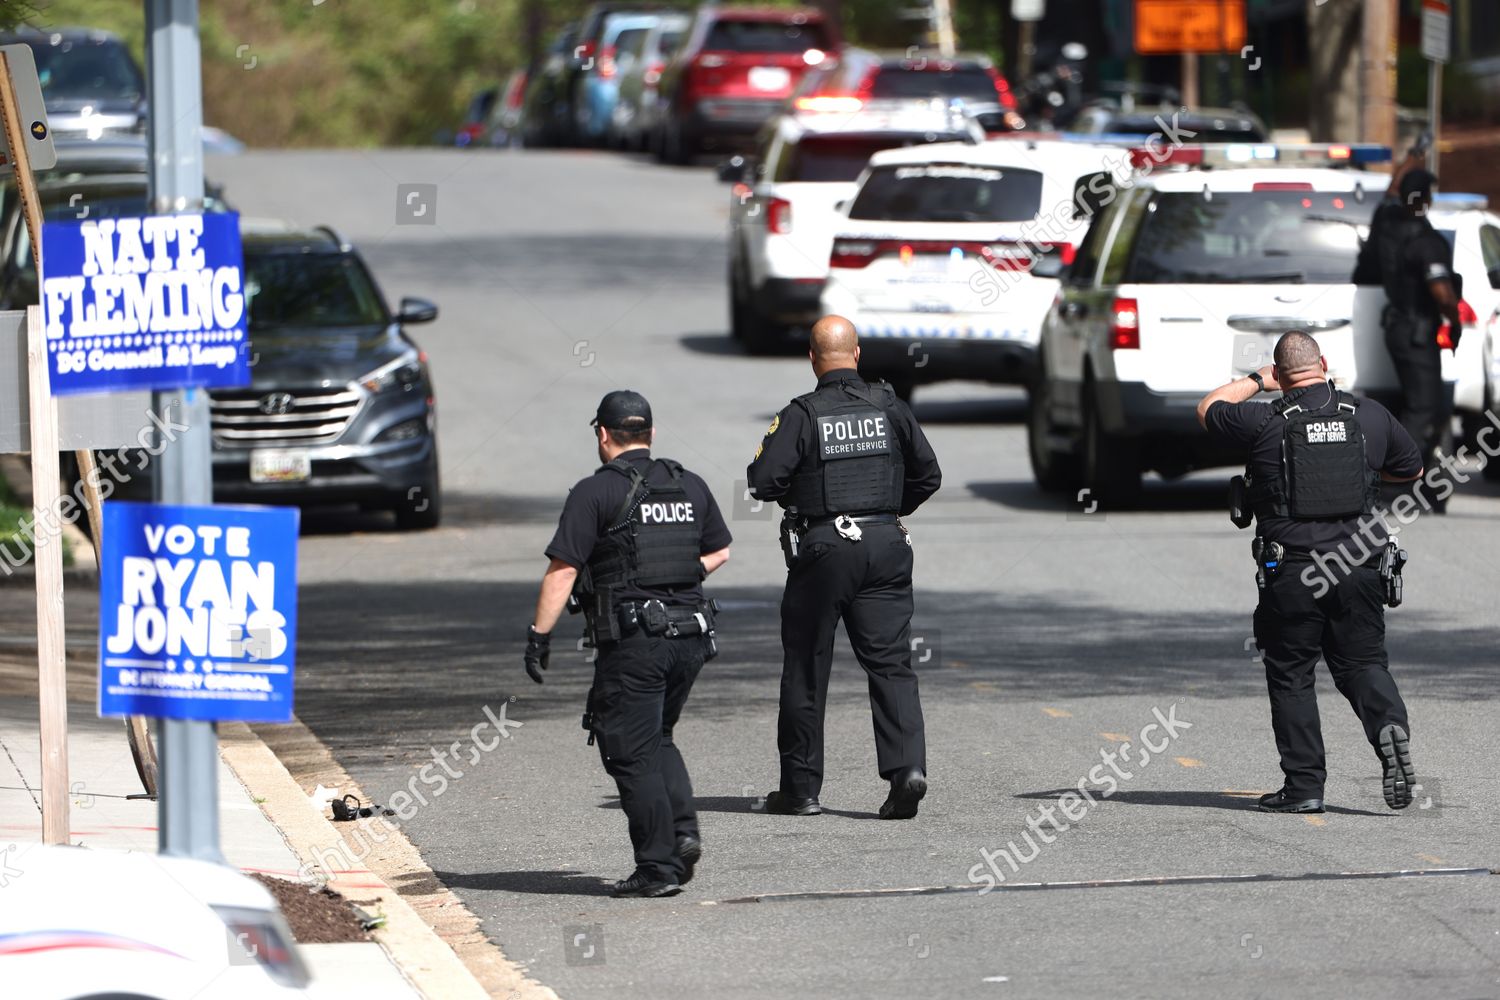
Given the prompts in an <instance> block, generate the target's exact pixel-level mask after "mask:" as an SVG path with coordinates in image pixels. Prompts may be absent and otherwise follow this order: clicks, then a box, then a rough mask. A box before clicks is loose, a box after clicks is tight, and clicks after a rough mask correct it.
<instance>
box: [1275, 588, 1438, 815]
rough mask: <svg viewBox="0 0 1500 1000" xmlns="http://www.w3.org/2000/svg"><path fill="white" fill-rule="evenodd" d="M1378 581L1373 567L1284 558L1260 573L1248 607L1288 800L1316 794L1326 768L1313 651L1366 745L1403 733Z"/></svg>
mask: <svg viewBox="0 0 1500 1000" xmlns="http://www.w3.org/2000/svg"><path fill="white" fill-rule="evenodd" d="M1384 598H1385V584H1384V582H1383V581H1382V580H1381V577H1380V572H1379V570H1376V569H1374V568H1370V567H1365V566H1357V567H1353V568H1351V569H1349V570H1348V571H1347V572H1346V571H1345V570H1344V569H1342V568H1341V567H1338V566H1337V565H1333V566H1330V567H1329V571H1328V572H1327V573H1325V572H1324V571H1323V570H1322V569H1320V567H1319V566H1318V565H1317V564H1315V563H1312V562H1301V561H1288V562H1284V563H1282V565H1281V567H1280V568H1279V569H1278V570H1277V571H1276V572H1274V573H1268V575H1267V579H1266V588H1265V589H1264V590H1262V591H1261V594H1260V604H1259V606H1257V607H1256V609H1255V642H1256V645H1257V646H1259V647H1260V650H1261V653H1262V655H1263V658H1264V660H1265V665H1266V687H1267V689H1268V690H1269V692H1270V695H1271V729H1272V731H1273V732H1274V733H1275V734H1276V749H1277V750H1278V751H1280V753H1281V769H1282V771H1284V772H1285V773H1286V785H1285V787H1286V789H1287V790H1288V793H1289V794H1290V795H1292V797H1294V798H1322V797H1323V782H1324V780H1325V779H1326V777H1327V774H1328V772H1327V768H1326V767H1325V764H1324V758H1323V730H1322V727H1321V726H1320V724H1319V721H1318V701H1317V695H1316V693H1315V691H1314V689H1313V672H1314V668H1315V667H1316V666H1317V662H1318V657H1319V655H1321V656H1322V657H1323V659H1324V660H1325V661H1326V662H1327V663H1328V672H1329V673H1331V674H1332V675H1333V685H1334V687H1336V688H1338V692H1339V694H1341V695H1343V696H1344V697H1345V698H1347V699H1348V701H1349V704H1350V705H1351V706H1353V708H1354V714H1355V715H1357V716H1359V721H1360V723H1361V724H1362V725H1363V726H1364V730H1365V736H1366V738H1368V739H1369V741H1370V745H1371V746H1372V747H1376V746H1378V744H1379V739H1380V730H1381V728H1382V727H1384V726H1386V725H1387V724H1389V723H1396V724H1398V725H1400V726H1402V727H1403V728H1405V729H1406V730H1407V732H1408V733H1410V731H1411V727H1410V723H1409V722H1408V721H1407V717H1406V705H1405V704H1404V703H1403V702H1402V701H1401V695H1400V693H1399V692H1398V691H1397V690H1396V681H1395V678H1393V677H1392V676H1391V672H1390V661H1389V660H1388V659H1387V658H1386V652H1385V600H1384Z"/></svg>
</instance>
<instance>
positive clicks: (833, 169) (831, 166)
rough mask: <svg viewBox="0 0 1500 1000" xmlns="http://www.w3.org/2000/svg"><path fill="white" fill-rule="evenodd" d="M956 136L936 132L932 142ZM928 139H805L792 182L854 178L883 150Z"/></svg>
mask: <svg viewBox="0 0 1500 1000" xmlns="http://www.w3.org/2000/svg"><path fill="white" fill-rule="evenodd" d="M954 138H955V137H954V136H947V135H934V136H933V139H932V141H943V140H948V141H951V140H952V139H954ZM925 141H928V140H926V139H925V138H923V137H920V136H901V135H896V134H892V135H882V136H858V137H851V136H817V137H815V138H810V139H803V140H802V141H801V142H799V143H797V145H796V148H795V149H794V150H793V152H792V162H791V169H790V170H788V171H787V176H786V178H785V179H786V180H791V181H852V180H857V179H858V178H859V175H860V171H862V170H864V169H865V166H866V165H867V164H868V163H869V162H870V157H872V156H874V155H875V154H876V153H878V152H880V151H881V150H883V149H896V148H898V147H901V146H915V145H918V144H919V143H922V142H925Z"/></svg>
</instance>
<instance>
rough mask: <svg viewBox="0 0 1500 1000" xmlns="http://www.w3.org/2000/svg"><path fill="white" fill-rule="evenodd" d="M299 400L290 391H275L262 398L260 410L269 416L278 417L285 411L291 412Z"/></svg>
mask: <svg viewBox="0 0 1500 1000" xmlns="http://www.w3.org/2000/svg"><path fill="white" fill-rule="evenodd" d="M296 404H297V400H296V399H294V398H293V397H292V394H291V393H289V392H273V393H269V394H267V395H265V396H262V397H261V398H260V412H262V413H264V414H266V415H267V416H272V417H278V416H281V415H282V414H284V413H291V412H292V407H293V406H295V405H296Z"/></svg>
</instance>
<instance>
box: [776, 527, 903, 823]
mask: <svg viewBox="0 0 1500 1000" xmlns="http://www.w3.org/2000/svg"><path fill="white" fill-rule="evenodd" d="M860 527H861V529H862V530H863V533H864V534H863V537H862V538H861V540H860V541H858V542H851V541H849V540H848V539H845V538H842V537H840V536H839V534H838V532H837V531H835V530H834V528H833V526H832V525H831V524H818V525H814V526H813V527H812V528H810V529H809V530H808V532H807V533H806V534H805V535H804V536H803V538H802V547H801V551H800V553H799V555H798V557H797V561H796V563H795V564H794V565H793V566H792V568H791V570H790V571H789V572H788V573H787V578H786V591H785V593H784V594H783V595H782V598H781V645H782V649H783V655H784V659H783V662H782V669H781V714H780V717H779V719H778V720H777V726H776V744H777V747H778V749H779V750H780V751H781V791H782V792H783V793H785V794H787V795H791V796H795V797H798V798H803V797H813V798H816V797H817V795H818V793H819V791H820V790H821V789H822V787H823V710H824V707H825V706H826V704H827V701H828V675H829V672H830V669H831V667H832V665H833V633H834V628H835V626H837V625H838V622H839V620H840V619H842V620H843V622H844V630H845V631H846V632H847V633H848V635H849V644H850V645H851V646H853V647H854V655H855V657H856V658H858V660H859V663H860V666H862V667H864V668H865V673H866V674H868V675H869V684H870V712H871V714H872V715H873V716H874V721H875V756H876V761H877V762H878V765H879V767H880V776H881V777H883V778H887V779H889V778H890V777H891V776H892V775H894V774H895V773H896V772H897V771H899V770H901V769H902V768H907V767H920V768H923V769H925V768H926V766H927V739H926V733H925V730H924V729H923V725H922V702H921V699H920V698H919V697H918V695H917V675H916V673H915V672H913V670H912V668H911V614H912V593H911V567H912V549H911V546H910V545H908V544H907V543H906V534H905V533H904V532H903V531H902V530H901V528H900V527H899V526H897V525H895V524H865V525H861V526H860Z"/></svg>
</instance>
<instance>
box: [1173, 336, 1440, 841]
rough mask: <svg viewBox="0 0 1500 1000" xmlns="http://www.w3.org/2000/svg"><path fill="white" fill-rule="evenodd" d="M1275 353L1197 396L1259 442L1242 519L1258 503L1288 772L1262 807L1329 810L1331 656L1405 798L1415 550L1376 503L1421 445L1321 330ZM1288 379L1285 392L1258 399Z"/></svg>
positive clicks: (1274, 723) (1259, 634) (1390, 786)
mask: <svg viewBox="0 0 1500 1000" xmlns="http://www.w3.org/2000/svg"><path fill="white" fill-rule="evenodd" d="M1275 361H1276V363H1275V364H1274V365H1267V366H1266V367H1265V368H1262V369H1261V370H1260V371H1258V372H1255V373H1253V374H1251V375H1249V376H1248V377H1246V378H1241V379H1236V380H1235V381H1233V382H1230V383H1229V384H1228V385H1225V386H1222V387H1220V388H1218V389H1215V390H1214V391H1213V392H1211V393H1209V394H1208V395H1207V396H1205V397H1203V399H1202V400H1200V401H1199V403H1198V421H1199V423H1201V424H1202V425H1203V426H1204V427H1205V428H1207V430H1208V432H1209V433H1210V434H1212V435H1214V436H1215V437H1217V438H1219V439H1220V440H1221V441H1223V442H1225V443H1227V444H1230V445H1232V446H1236V447H1241V448H1245V449H1247V450H1248V452H1249V463H1248V465H1247V467H1246V473H1245V476H1244V477H1243V478H1240V477H1236V482H1235V492H1236V494H1237V496H1236V498H1235V500H1234V503H1233V506H1234V508H1235V511H1234V517H1235V524H1237V525H1238V526H1240V527H1242V528H1243V527H1248V526H1249V524H1250V519H1251V514H1253V516H1254V521H1255V525H1256V529H1255V540H1254V543H1253V545H1252V551H1253V553H1254V555H1255V558H1256V564H1257V565H1256V582H1257V583H1258V584H1259V585H1260V588H1261V590H1260V603H1259V604H1258V606H1257V607H1256V609H1255V641H1256V645H1257V646H1259V647H1260V650H1261V654H1262V658H1263V659H1264V661H1265V666H1266V686H1267V688H1268V689H1269V691H1270V696H1271V728H1272V730H1273V731H1274V733H1275V735H1276V748H1277V750H1279V751H1280V753H1281V769H1282V771H1283V772H1285V774H1286V781H1285V784H1284V785H1283V787H1282V788H1281V790H1280V791H1277V792H1272V793H1271V794H1269V795H1266V796H1263V797H1262V798H1261V800H1260V807H1261V808H1262V809H1264V810H1267V811H1269V812H1295V813H1320V812H1322V811H1323V783H1324V780H1325V778H1326V776H1327V771H1326V769H1325V765H1324V757H1323V734H1322V729H1321V727H1320V725H1319V722H1318V703H1317V699H1316V696H1315V693H1314V688H1313V669H1314V667H1315V666H1316V664H1317V662H1318V658H1319V656H1322V657H1323V658H1324V659H1325V660H1326V662H1327V663H1328V670H1329V672H1330V673H1331V674H1332V675H1333V683H1334V686H1335V687H1337V688H1338V690H1339V693H1340V694H1342V695H1343V696H1344V697H1345V698H1347V699H1348V701H1349V704H1350V705H1352V706H1353V708H1354V712H1355V714H1356V715H1358V716H1359V720H1360V722H1361V723H1362V724H1363V726H1364V730H1365V735H1366V737H1367V738H1368V739H1369V741H1370V744H1371V745H1372V746H1373V747H1374V748H1375V754H1376V756H1377V757H1378V758H1379V760H1380V763H1381V768H1382V773H1383V780H1384V794H1385V801H1386V804H1387V805H1389V806H1390V807H1391V808H1392V809H1404V808H1405V807H1406V806H1407V805H1409V804H1410V803H1411V799H1412V787H1413V785H1414V784H1415V783H1416V779H1415V776H1414V774H1413V771H1412V764H1411V750H1410V745H1409V735H1408V734H1409V733H1410V731H1411V726H1410V723H1409V722H1408V720H1407V715H1406V706H1405V704H1404V703H1403V702H1402V701H1401V695H1400V694H1399V693H1398V692H1397V690H1396V682H1395V679H1394V678H1392V677H1391V673H1390V669H1389V665H1390V661H1389V659H1388V658H1387V656H1386V650H1385V606H1386V605H1387V604H1390V606H1392V607H1394V606H1395V605H1396V604H1398V603H1399V602H1400V576H1399V573H1400V562H1401V560H1403V559H1404V553H1401V552H1400V551H1399V550H1398V549H1397V548H1395V546H1394V544H1393V543H1391V542H1390V539H1389V535H1388V533H1387V532H1386V530H1385V526H1384V522H1383V521H1381V519H1380V518H1379V517H1378V516H1372V515H1373V513H1374V511H1375V510H1376V503H1377V498H1378V483H1379V481H1380V480H1381V479H1384V480H1387V481H1391V482H1406V481H1410V480H1414V479H1416V478H1417V477H1418V476H1420V475H1421V474H1422V458H1421V453H1420V452H1419V451H1418V449H1417V445H1416V442H1414V441H1413V440H1412V438H1411V435H1410V434H1408V433H1407V432H1406V430H1405V429H1404V428H1403V427H1402V426H1401V425H1400V424H1399V423H1397V422H1396V419H1395V418H1394V417H1393V416H1391V413H1390V411H1388V410H1387V409H1385V407H1383V406H1381V405H1380V404H1379V403H1376V402H1374V401H1373V400H1360V399H1357V398H1355V397H1354V396H1351V395H1349V394H1348V393H1345V392H1340V391H1339V390H1337V389H1336V388H1335V387H1334V384H1333V382H1331V381H1329V380H1328V363H1327V361H1325V360H1324V359H1323V357H1322V354H1321V352H1320V350H1319V348H1318V342H1317V341H1316V340H1314V339H1313V338H1312V337H1311V336H1309V335H1308V334H1306V333H1302V332H1300V331H1293V332H1291V333H1288V334H1286V335H1284V336H1283V337H1282V338H1281V339H1280V341H1278V343H1277V344H1276V352H1275ZM1277 388H1279V389H1280V390H1281V392H1282V396H1281V398H1280V399H1279V400H1277V401H1276V402H1274V403H1263V402H1250V399H1251V397H1252V396H1255V395H1256V394H1258V393H1260V392H1264V391H1267V390H1272V389H1277Z"/></svg>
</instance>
